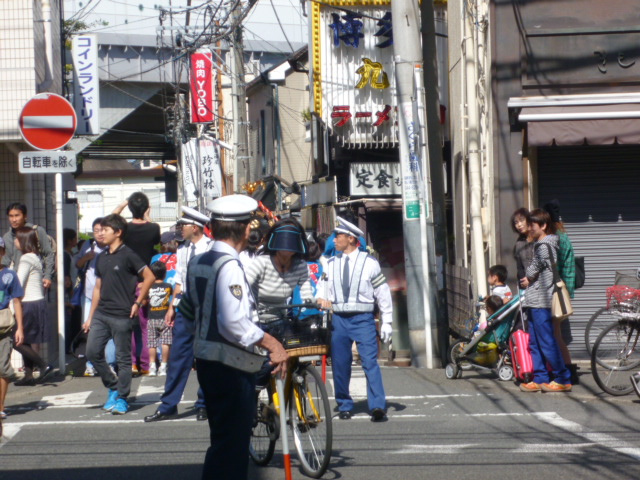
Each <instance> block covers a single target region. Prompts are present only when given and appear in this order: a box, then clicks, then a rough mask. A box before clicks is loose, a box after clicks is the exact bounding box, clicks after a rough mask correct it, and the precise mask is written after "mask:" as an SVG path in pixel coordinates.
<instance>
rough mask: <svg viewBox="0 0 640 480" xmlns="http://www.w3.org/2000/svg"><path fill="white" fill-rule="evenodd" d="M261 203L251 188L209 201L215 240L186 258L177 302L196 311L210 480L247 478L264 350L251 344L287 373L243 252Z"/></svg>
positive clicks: (193, 313)
mask: <svg viewBox="0 0 640 480" xmlns="http://www.w3.org/2000/svg"><path fill="white" fill-rule="evenodd" d="M257 207H258V203H257V202H256V201H255V200H254V199H252V198H250V197H248V196H246V195H228V196H225V197H220V198H217V199H216V200H213V201H212V202H210V203H209V205H207V208H208V210H209V211H211V213H212V218H211V222H212V232H213V235H214V238H215V239H216V242H215V244H214V245H213V248H212V249H211V250H210V251H208V252H206V253H203V254H202V255H199V256H197V257H195V258H194V259H193V260H192V261H191V262H190V263H189V271H188V274H187V281H186V286H187V288H186V292H185V294H184V296H183V298H182V301H181V302H180V309H181V311H182V312H183V315H185V316H192V317H193V318H194V319H195V326H196V333H195V342H194V353H195V357H196V370H197V372H198V381H199V382H200V385H201V386H202V389H203V390H204V396H205V403H206V408H207V414H208V419H209V430H210V434H211V435H210V437H211V446H210V447H209V449H208V450H207V455H206V458H205V464H204V470H203V473H202V478H203V479H208V480H211V479H216V480H242V479H246V478H247V474H248V472H247V470H248V461H249V441H250V436H251V428H252V425H253V419H254V416H255V408H256V403H255V398H256V397H255V373H256V372H257V371H258V370H259V369H260V367H261V365H262V363H263V362H264V358H265V357H264V356H262V355H257V354H256V353H254V347H255V346H259V347H262V348H264V349H265V350H267V351H268V352H269V355H270V360H271V363H272V364H273V365H274V366H275V370H274V373H277V374H282V375H284V374H285V373H286V367H287V360H288V358H289V357H288V355H287V352H286V351H285V350H284V348H283V347H282V345H281V344H280V343H279V342H278V341H277V340H276V339H275V338H273V337H272V336H271V335H269V334H267V333H265V332H263V331H262V330H261V329H260V328H258V326H257V325H256V323H255V320H256V319H257V312H256V309H255V300H254V298H253V296H252V295H251V289H250V288H249V285H248V283H247V280H246V277H245V275H244V271H243V270H242V265H241V263H240V260H239V253H240V252H241V251H242V250H243V249H244V248H245V246H246V244H247V240H248V237H249V232H250V226H249V222H250V220H251V218H252V214H253V212H254V211H255V210H256V208H257Z"/></svg>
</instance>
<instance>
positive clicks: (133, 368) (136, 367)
mask: <svg viewBox="0 0 640 480" xmlns="http://www.w3.org/2000/svg"><path fill="white" fill-rule="evenodd" d="M131 373H133V374H134V375H137V374H138V373H139V371H138V366H137V365H132V366H131Z"/></svg>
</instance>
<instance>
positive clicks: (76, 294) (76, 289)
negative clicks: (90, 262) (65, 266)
mask: <svg viewBox="0 0 640 480" xmlns="http://www.w3.org/2000/svg"><path fill="white" fill-rule="evenodd" d="M83 294H84V276H83V277H80V276H78V278H77V279H76V284H75V285H74V286H73V292H72V293H71V305H73V306H74V307H80V306H82V295H83Z"/></svg>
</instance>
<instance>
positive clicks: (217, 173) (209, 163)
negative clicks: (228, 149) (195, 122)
mask: <svg viewBox="0 0 640 480" xmlns="http://www.w3.org/2000/svg"><path fill="white" fill-rule="evenodd" d="M196 141H197V140H196V139H195V138H192V139H190V140H189V142H187V143H185V144H184V145H182V149H181V151H182V188H183V192H184V196H185V200H186V202H187V205H190V206H194V205H196V204H197V201H198V196H199V195H202V196H203V198H204V199H206V200H211V199H214V198H218V197H220V196H222V169H221V167H220V152H219V151H218V147H217V145H216V144H215V143H214V142H212V141H211V140H208V139H200V149H199V152H198V149H197V145H196ZM198 154H199V155H200V162H198ZM198 164H200V166H198ZM200 178H201V179H202V188H199V185H200ZM200 192H202V193H200Z"/></svg>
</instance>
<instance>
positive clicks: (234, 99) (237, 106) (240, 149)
mask: <svg viewBox="0 0 640 480" xmlns="http://www.w3.org/2000/svg"><path fill="white" fill-rule="evenodd" d="M241 5H242V2H238V3H237V4H236V6H235V7H234V9H233V11H232V12H231V14H230V15H229V19H230V21H231V25H235V27H234V28H233V31H232V32H231V56H232V60H231V103H232V112H233V162H234V168H233V193H237V192H238V191H239V190H240V178H239V177H240V171H241V169H240V166H241V162H242V163H244V162H247V161H248V159H249V155H248V153H249V151H248V141H247V100H246V97H247V94H246V85H245V83H244V48H243V46H242V27H241V26H240V20H241ZM242 172H243V174H246V167H244V168H242ZM244 181H246V178H243V182H244Z"/></svg>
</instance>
